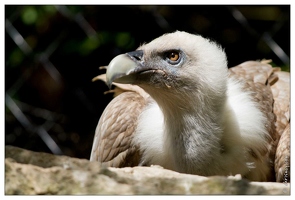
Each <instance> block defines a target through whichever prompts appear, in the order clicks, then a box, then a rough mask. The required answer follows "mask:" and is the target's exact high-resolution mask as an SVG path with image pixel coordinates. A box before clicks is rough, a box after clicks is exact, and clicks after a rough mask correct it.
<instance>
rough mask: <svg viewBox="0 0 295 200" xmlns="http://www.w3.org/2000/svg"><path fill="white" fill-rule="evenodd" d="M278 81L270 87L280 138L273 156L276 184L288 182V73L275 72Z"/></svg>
mask: <svg viewBox="0 0 295 200" xmlns="http://www.w3.org/2000/svg"><path fill="white" fill-rule="evenodd" d="M274 74H275V76H277V77H278V80H277V81H276V82H275V83H274V84H273V85H272V86H271V89H272V92H273V96H274V101H275V102H274V112H275V114H276V116H277V121H276V129H277V133H278V134H279V136H280V140H279V143H278V146H277V151H276V156H275V172H276V181H277V182H289V181H290V73H288V72H281V71H276V72H275V73H274Z"/></svg>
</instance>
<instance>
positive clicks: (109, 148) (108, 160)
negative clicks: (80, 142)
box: [90, 91, 146, 167]
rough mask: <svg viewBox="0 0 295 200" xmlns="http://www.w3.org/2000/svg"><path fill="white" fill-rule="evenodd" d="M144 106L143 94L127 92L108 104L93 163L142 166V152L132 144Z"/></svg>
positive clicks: (94, 151) (98, 129)
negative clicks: (140, 161)
mask: <svg viewBox="0 0 295 200" xmlns="http://www.w3.org/2000/svg"><path fill="white" fill-rule="evenodd" d="M145 103H146V101H145V98H144V97H143V96H142V95H141V94H140V93H138V92H135V91H128V92H124V93H122V94H120V95H119V96H117V97H116V98H114V99H113V100H112V101H111V102H110V103H109V104H108V106H107V107H106V109H105V110H104V112H103V114H102V116H101V118H100V120H99V122H98V125H97V128H96V131H95V137H94V141H93V146H92V152H91V156H90V160H91V161H98V162H100V163H105V164H106V165H107V166H112V167H123V166H135V165H138V164H139V158H140V152H139V150H138V147H137V146H135V145H133V144H132V137H133V134H134V131H135V129H136V126H137V118H138V116H139V115H140V113H141V112H142V109H143V108H144V106H145Z"/></svg>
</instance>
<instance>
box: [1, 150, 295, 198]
mask: <svg viewBox="0 0 295 200" xmlns="http://www.w3.org/2000/svg"><path fill="white" fill-rule="evenodd" d="M5 194H6V195H13V194H29V195H33V194H47V195H49V194H59V195H65V194H90V195H93V194H100V195H110V194H113V195H143V194H151V195H159V194H167V195H168V194H180V195H185V194H190V195H191V194H264V195H265V194H266V195H269V194H282V195H289V194H290V184H289V183H288V184H285V183H270V182H269V183H266V182H265V183H260V182H249V181H247V180H244V179H241V178H240V177H239V176H238V175H237V176H235V177H222V176H213V177H202V176H197V175H189V174H181V173H177V172H174V171H170V170H166V169H163V168H161V167H159V166H152V167H133V168H121V169H118V168H106V167H103V166H100V165H99V164H98V163H95V162H89V161H88V160H86V159H77V158H70V157H67V156H56V155H51V154H47V153H37V152H32V151H28V150H24V149H20V148H16V147H12V146H6V147H5Z"/></svg>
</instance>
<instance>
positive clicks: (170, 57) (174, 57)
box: [166, 51, 180, 64]
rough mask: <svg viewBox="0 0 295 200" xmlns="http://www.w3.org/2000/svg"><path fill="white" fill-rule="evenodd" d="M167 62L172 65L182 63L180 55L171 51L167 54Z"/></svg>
mask: <svg viewBox="0 0 295 200" xmlns="http://www.w3.org/2000/svg"><path fill="white" fill-rule="evenodd" d="M166 60H167V61H168V62H169V63H170V64H177V63H179V61H180V53H179V52H178V51H170V52H167V54H166Z"/></svg>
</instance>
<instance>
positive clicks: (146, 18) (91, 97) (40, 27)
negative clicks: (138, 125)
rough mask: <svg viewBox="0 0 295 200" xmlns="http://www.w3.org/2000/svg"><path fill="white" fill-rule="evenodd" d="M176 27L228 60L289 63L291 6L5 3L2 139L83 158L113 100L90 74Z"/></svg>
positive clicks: (30, 147)
mask: <svg viewBox="0 0 295 200" xmlns="http://www.w3.org/2000/svg"><path fill="white" fill-rule="evenodd" d="M175 30H183V31H187V32H191V33H196V34H201V35H203V36H205V37H208V38H211V39H213V40H215V41H216V42H218V43H220V44H221V45H222V46H223V47H224V49H225V51H226V53H227V55H228V63H229V66H234V65H237V64H239V63H241V62H244V61H246V60H258V59H263V58H265V59H272V60H273V65H275V66H280V67H282V68H283V70H286V71H289V70H290V59H289V55H290V6H289V5H283V6H279V5H277V6H200V5H181V6H180V5H179V6H168V5H167V6H164V5H163V6H152V5H142V6H125V5H121V6H115V5H112V6H111V5H103V6H102V5H95V6H90V5H89V6H74V5H68V6H66V5H57V6H54V5H38V6H37V5H36V6H35V5H26V6H20V5H17V6H16V5H6V6H5V106H6V107H5V108H6V109H5V144H6V145H14V146H19V147H22V148H26V149H30V150H34V151H43V152H49V153H53V154H63V155H69V156H73V157H80V158H89V155H90V150H91V146H92V140H93V136H94V130H95V127H96V124H97V122H98V119H99V117H100V115H101V113H102V112H103V109H104V108H105V106H106V105H107V104H108V102H109V101H110V100H111V99H112V95H111V94H106V95H104V92H105V91H106V90H108V88H107V87H106V86H105V84H104V83H102V82H94V83H92V82H91V79H92V78H93V77H94V76H96V75H98V74H101V73H104V71H102V70H99V66H104V65H107V64H108V63H109V61H110V60H111V59H112V58H113V57H114V56H116V55H117V54H120V53H124V52H127V51H132V50H134V49H135V48H136V47H137V46H139V45H140V44H142V43H143V42H149V41H151V40H152V39H154V38H156V37H158V36H160V35H162V34H164V33H166V32H172V31H175Z"/></svg>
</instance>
